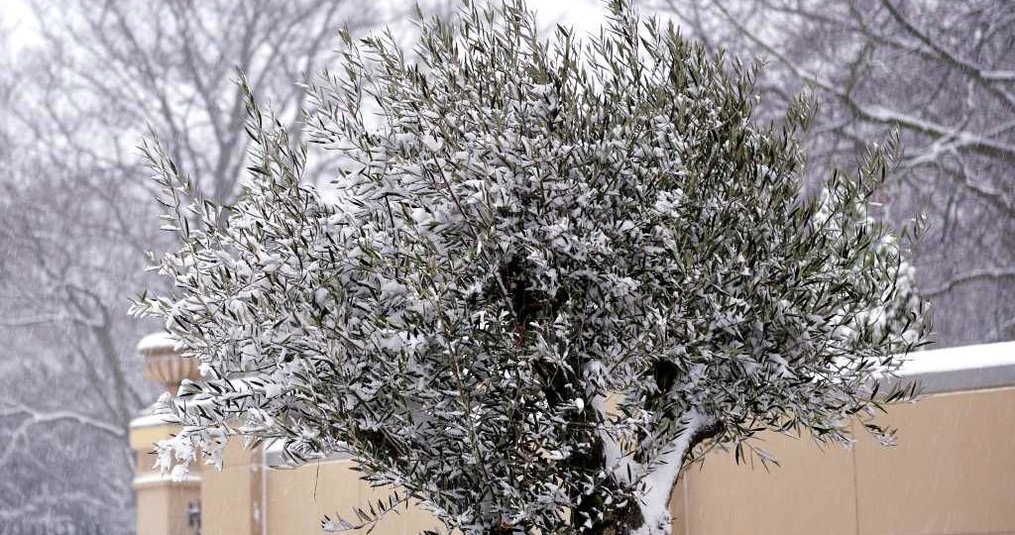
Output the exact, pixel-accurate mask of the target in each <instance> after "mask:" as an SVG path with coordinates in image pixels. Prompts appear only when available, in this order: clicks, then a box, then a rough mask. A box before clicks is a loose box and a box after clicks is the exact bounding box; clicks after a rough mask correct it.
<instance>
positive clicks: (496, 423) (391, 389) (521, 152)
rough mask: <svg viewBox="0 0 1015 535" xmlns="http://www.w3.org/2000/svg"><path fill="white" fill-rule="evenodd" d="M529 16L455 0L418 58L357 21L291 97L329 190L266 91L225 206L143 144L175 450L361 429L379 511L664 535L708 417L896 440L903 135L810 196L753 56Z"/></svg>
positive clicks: (163, 449)
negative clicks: (888, 177) (176, 352)
mask: <svg viewBox="0 0 1015 535" xmlns="http://www.w3.org/2000/svg"><path fill="white" fill-rule="evenodd" d="M535 28H536V25H535V22H534V18H533V15H532V14H531V13H530V12H528V11H527V10H526V8H525V6H524V5H523V3H522V2H521V0H506V1H505V2H504V3H503V4H500V5H498V6H495V7H490V8H480V7H477V6H475V5H474V4H473V3H471V2H466V3H465V4H463V7H462V10H461V12H460V14H459V18H458V19H457V20H456V21H455V22H453V23H448V22H442V21H441V20H439V19H424V20H423V22H421V38H420V41H419V45H418V49H417V50H415V54H414V56H415V57H416V58H418V59H417V60H416V61H414V62H408V61H407V60H406V59H405V58H406V56H407V54H405V53H404V52H403V51H402V50H400V49H399V47H398V46H397V44H396V43H395V40H394V38H393V37H392V36H391V35H381V36H374V37H370V38H367V39H364V40H362V41H359V42H353V41H352V40H351V39H349V38H346V39H345V48H344V49H343V50H342V51H341V58H340V59H341V61H340V63H341V65H342V66H343V68H342V69H341V71H340V72H330V73H325V75H324V76H323V77H322V79H321V81H320V82H318V83H317V84H314V85H312V87H311V88H310V92H311V95H312V101H313V104H314V105H313V107H312V110H313V111H312V112H311V113H309V114H308V115H307V117H306V118H305V124H306V128H307V130H308V139H309V140H310V141H311V142H312V143H317V144H320V145H321V146H323V147H324V148H326V149H328V150H331V151H334V153H335V154H338V155H339V156H340V158H338V159H337V160H336V161H339V162H341V163H340V164H337V167H336V169H335V170H334V172H335V175H336V176H335V179H334V182H333V185H334V186H335V187H334V191H333V192H329V193H328V194H327V195H325V194H323V193H320V192H318V191H317V190H315V189H314V188H313V187H312V186H310V185H307V184H304V183H302V182H301V173H302V172H303V169H304V168H305V166H306V165H307V162H306V156H305V155H306V151H305V149H304V148H303V147H302V146H301V145H300V144H298V143H295V142H293V141H292V140H291V139H290V138H289V132H290V128H289V126H288V125H284V124H282V123H281V122H279V121H277V120H274V119H272V118H271V117H270V114H266V113H262V111H261V110H260V109H259V108H258V106H257V104H256V103H255V102H254V99H253V98H250V100H249V122H248V125H247V132H248V134H249V135H250V136H251V137H252V139H253V145H254V146H255V147H256V154H255V159H256V163H255V165H253V166H252V167H251V168H250V177H249V182H248V184H247V188H246V191H245V193H244V194H243V195H242V197H241V200H240V201H239V202H238V203H236V204H235V205H234V206H233V207H231V208H230V209H229V210H228V213H226V214H223V213H222V209H221V208H220V207H218V206H216V205H215V204H214V203H212V202H206V201H204V200H202V199H200V198H194V196H193V194H192V192H191V190H190V188H189V187H188V185H187V180H186V178H185V177H183V176H181V175H180V173H179V172H178V170H177V167H176V166H175V165H174V163H173V162H172V160H171V158H169V157H167V156H166V155H165V153H164V152H162V151H160V150H159V149H158V147H157V145H155V146H148V147H146V151H147V153H148V155H149V157H150V159H151V162H152V165H153V168H154V169H155V171H156V176H157V180H158V181H159V183H160V184H161V185H162V187H163V188H164V197H163V201H164V203H165V205H166V206H167V207H168V210H167V212H168V213H167V215H166V219H167V228H168V229H169V230H171V231H174V232H176V233H178V235H179V237H180V239H181V241H182V247H181V248H180V250H179V251H177V252H175V253H171V254H166V255H163V256H161V257H160V258H159V260H158V261H157V262H156V269H158V270H159V271H160V272H162V273H163V274H165V275H167V276H169V277H171V278H172V279H173V281H174V282H175V290H174V291H173V293H172V294H171V295H161V296H149V295H143V296H142V297H141V299H139V301H138V303H137V305H136V308H135V311H136V312H137V313H140V314H152V315H156V316H161V317H163V318H164V319H165V325H166V328H167V329H168V330H169V331H170V332H171V333H172V335H173V336H175V337H176V339H177V340H178V341H179V345H180V348H181V350H182V351H183V352H184V353H185V354H186V355H188V356H190V357H193V358H197V359H200V360H201V369H202V370H203V373H204V375H205V380H204V381H202V382H199V383H190V382H188V383H185V384H184V385H183V386H182V387H181V389H180V392H179V396H178V397H177V398H175V399H174V400H173V401H172V402H170V403H169V406H170V407H171V408H172V409H173V410H174V411H175V413H176V414H177V415H178V417H179V418H180V419H181V420H182V421H183V422H184V424H185V427H184V428H183V431H182V432H181V433H180V434H179V435H178V436H177V437H175V438H173V439H170V440H168V441H166V442H164V443H162V444H160V445H159V450H160V454H161V455H160V461H159V462H160V464H161V465H162V466H163V467H165V468H169V467H170V466H172V465H174V464H176V467H175V468H174V471H182V470H184V468H183V466H185V465H186V464H187V463H189V462H191V461H194V460H195V458H196V456H197V454H198V452H200V451H204V452H205V453H206V454H207V460H208V462H211V463H213V464H214V463H216V462H219V461H220V459H221V452H222V446H223V445H224V443H225V441H226V440H227V439H228V437H230V436H234V435H242V436H245V437H248V438H250V439H251V440H252V441H253V443H254V444H261V443H264V442H268V441H271V442H281V444H283V445H284V451H285V452H286V454H287V455H288V456H289V457H291V458H292V460H294V461H300V460H305V459H309V458H313V457H315V456H319V455H322V454H327V453H329V452H336V451H341V452H347V453H350V454H352V455H353V456H354V457H355V458H356V460H357V461H358V463H359V465H360V466H361V469H362V471H363V477H364V478H366V479H367V480H369V481H371V482H374V483H378V484H391V485H395V486H397V487H399V488H400V489H402V490H401V492H400V494H398V495H397V497H395V498H392V500H391V502H390V503H389V504H387V505H388V507H384V508H382V509H384V510H385V511H386V510H388V508H389V507H390V508H394V506H396V505H398V504H399V503H400V502H401V501H403V500H410V499H411V500H413V501H414V502H416V503H419V504H420V505H421V506H422V507H424V508H426V509H428V510H429V511H431V512H433V513H434V514H435V515H436V517H437V518H439V519H440V520H441V521H443V523H444V524H445V525H446V527H447V528H448V529H459V530H461V531H462V532H465V533H491V534H492V533H544V534H550V533H560V534H563V533H627V534H668V533H669V532H670V524H671V519H670V514H669V512H668V502H669V497H670V494H671V492H672V489H673V487H674V485H675V482H676V480H677V477H678V476H679V474H680V471H681V469H682V468H683V467H685V466H687V464H688V463H689V462H691V461H693V459H694V458H695V454H696V452H700V451H701V449H702V448H703V447H705V445H706V444H708V445H718V446H722V447H728V448H731V449H733V450H735V451H736V453H737V454H738V457H739V456H740V455H747V454H750V452H751V451H753V448H752V446H751V444H752V443H751V442H750V439H751V438H752V437H753V436H754V435H756V434H757V433H759V432H761V431H763V430H778V431H783V432H809V433H811V434H813V435H814V436H815V437H816V438H817V439H818V440H821V441H830V442H840V443H845V442H848V441H849V437H848V435H847V433H848V428H849V424H850V422H851V420H852V419H854V418H855V419H859V420H860V421H862V422H863V423H864V424H865V425H867V427H868V428H869V429H870V430H871V431H873V432H874V433H876V434H879V435H882V436H885V437H886V438H887V437H888V432H887V431H885V430H882V429H881V428H879V427H878V426H877V425H876V424H875V423H873V422H872V420H871V418H872V417H873V415H874V413H875V412H876V410H877V409H879V408H880V407H881V406H882V403H885V402H890V401H894V400H896V399H898V398H900V397H902V396H904V395H905V394H906V392H904V391H896V392H893V393H890V394H884V393H879V392H878V388H877V386H876V385H878V384H879V382H878V379H879V378H881V377H884V376H885V375H889V374H891V373H892V371H893V370H894V369H895V368H896V367H897V366H898V364H899V358H900V355H904V354H905V353H906V352H907V351H909V350H910V349H911V348H913V347H914V346H915V345H917V344H919V343H921V342H922V340H923V335H924V331H925V323H924V320H923V317H922V312H923V308H924V307H923V305H922V303H921V302H920V301H919V299H917V298H916V297H915V296H914V294H913V293H912V285H911V268H910V267H909V264H908V263H907V261H906V255H907V254H908V253H907V248H906V245H905V244H906V241H907V239H908V238H907V236H901V237H897V236H893V235H892V234H891V233H890V232H889V231H888V230H887V229H886V228H885V227H884V226H882V225H881V224H879V223H877V222H875V221H874V220H873V219H871V218H870V217H869V216H868V214H867V210H868V200H869V198H870V196H871V194H872V192H873V191H874V189H875V188H876V187H877V186H878V184H880V183H881V181H882V180H883V178H884V176H885V174H886V172H887V167H888V165H889V161H890V155H891V153H892V152H893V144H892V143H888V144H886V145H884V146H879V145H873V144H872V145H871V147H872V148H871V149H870V151H869V154H868V157H867V158H866V159H865V160H864V161H863V162H861V163H860V164H859V165H858V166H857V169H856V170H855V172H850V173H847V172H843V171H839V170H835V171H830V172H829V175H830V176H829V178H828V181H827V185H826V188H825V190H824V191H823V192H822V193H821V194H820V195H816V196H812V197H811V198H805V197H804V196H803V195H802V194H801V186H800V177H801V176H802V173H803V170H804V166H805V158H804V154H803V153H802V151H801V148H800V136H801V134H802V132H803V131H804V129H805V127H806V124H807V120H808V117H809V112H808V106H807V104H806V102H805V101H804V100H802V99H798V101H796V102H795V103H794V105H793V106H792V107H791V108H790V109H789V110H788V112H787V113H786V116H785V118H784V120H783V121H781V122H780V123H779V124H775V125H761V124H757V123H756V122H755V121H754V120H752V106H753V105H754V103H755V94H754V92H753V89H752V81H753V78H754V76H753V74H754V73H753V70H752V69H747V68H744V67H742V66H741V65H740V64H739V63H738V62H736V61H728V60H727V59H726V58H724V57H722V56H718V57H713V56H710V55H709V54H707V53H706V52H704V50H703V49H702V48H701V47H700V46H698V45H696V44H692V43H689V42H687V41H685V40H684V39H682V38H681V37H680V36H679V34H678V33H677V32H676V30H674V29H673V28H672V27H666V28H664V27H661V26H660V25H659V24H657V23H656V22H655V21H653V20H642V19H641V18H639V16H638V15H637V14H636V13H635V12H634V11H633V9H632V8H631V7H630V5H628V3H627V2H625V1H621V0H618V1H616V2H614V3H613V4H612V9H611V16H610V20H609V22H608V24H607V26H606V28H605V29H604V30H603V31H602V32H601V33H600V34H599V35H598V36H595V37H590V38H587V39H580V38H576V37H575V36H573V35H572V33H571V32H570V31H568V30H567V29H565V28H558V29H557V31H556V32H555V34H554V35H553V36H552V37H551V38H549V39H544V38H541V37H540V36H539V35H537V32H536V29H535ZM907 234H908V231H907ZM382 512H383V511H382ZM368 516H369V515H368ZM325 524H326V526H325V527H330V528H335V529H341V528H349V527H354V526H355V525H357V524H355V523H352V522H347V521H344V520H335V521H331V520H329V521H327V522H326V523H325Z"/></svg>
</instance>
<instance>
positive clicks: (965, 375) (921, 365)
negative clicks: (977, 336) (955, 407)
mask: <svg viewBox="0 0 1015 535" xmlns="http://www.w3.org/2000/svg"><path fill="white" fill-rule="evenodd" d="M897 375H898V376H899V377H900V378H902V379H903V380H916V381H918V382H919V383H920V385H921V389H920V391H921V392H922V393H924V394H940V393H946V392H959V391H964V390H982V389H985V388H1000V387H1006V386H1015V342H1000V343H996V344H979V345H971V346H958V347H949V348H944V349H936V350H932V351H919V352H916V353H911V354H910V355H909V357H908V358H907V360H906V362H905V364H903V365H902V368H901V369H899V371H898V372H897Z"/></svg>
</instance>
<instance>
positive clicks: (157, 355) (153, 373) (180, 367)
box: [137, 332, 201, 395]
mask: <svg viewBox="0 0 1015 535" xmlns="http://www.w3.org/2000/svg"><path fill="white" fill-rule="evenodd" d="M175 345H176V341H175V339H173V338H172V336H170V334H169V333H167V332H158V333H153V334H149V335H148V336H145V337H144V338H142V339H141V341H140V342H138V344H137V351H138V353H140V354H141V358H142V359H144V376H145V378H146V379H148V380H150V381H155V382H157V383H159V384H161V385H163V386H164V387H165V388H166V390H167V391H168V392H169V393H170V394H174V395H175V394H176V392H177V390H179V388H180V383H182V382H183V380H184V379H191V380H195V381H196V380H198V379H199V378H200V377H201V374H200V373H198V369H197V366H198V362H197V360H195V359H188V358H184V357H182V356H180V354H179V353H178V352H177V351H176V350H175V349H174V347H175Z"/></svg>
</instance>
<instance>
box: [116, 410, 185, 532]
mask: <svg viewBox="0 0 1015 535" xmlns="http://www.w3.org/2000/svg"><path fill="white" fill-rule="evenodd" d="M177 431H179V427H177V426H174V425H153V426H147V427H143V428H139V429H132V430H131V433H130V445H131V448H132V449H133V450H134V453H135V455H136V457H137V475H136V477H135V478H134V492H135V493H136V495H137V533H138V535H194V534H196V533H197V527H196V526H190V525H189V522H188V520H189V519H188V517H187V511H188V507H189V506H190V505H191V504H197V503H198V502H199V501H200V499H201V483H200V480H199V477H200V476H199V475H195V477H192V478H190V479H188V480H186V481H171V480H170V479H169V477H168V476H163V475H162V474H160V473H157V472H155V470H154V468H153V466H154V464H155V456H154V455H153V453H152V450H153V449H154V443H155V442H157V441H158V440H161V439H163V438H166V437H168V436H169V435H171V434H173V433H176V432H177Z"/></svg>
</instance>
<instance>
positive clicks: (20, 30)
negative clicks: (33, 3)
mask: <svg viewBox="0 0 1015 535" xmlns="http://www.w3.org/2000/svg"><path fill="white" fill-rule="evenodd" d="M0 27H3V28H9V29H12V30H13V33H12V35H11V42H10V45H11V50H0V56H5V55H7V54H11V53H17V51H18V50H19V49H20V48H21V47H23V46H24V45H25V44H26V43H30V42H31V41H32V39H33V38H34V35H35V33H36V30H35V29H34V25H33V22H32V12H31V10H30V9H29V8H28V4H27V2H26V0H0ZM0 46H3V45H2V44H0Z"/></svg>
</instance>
